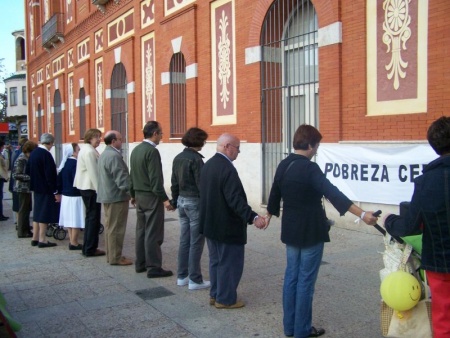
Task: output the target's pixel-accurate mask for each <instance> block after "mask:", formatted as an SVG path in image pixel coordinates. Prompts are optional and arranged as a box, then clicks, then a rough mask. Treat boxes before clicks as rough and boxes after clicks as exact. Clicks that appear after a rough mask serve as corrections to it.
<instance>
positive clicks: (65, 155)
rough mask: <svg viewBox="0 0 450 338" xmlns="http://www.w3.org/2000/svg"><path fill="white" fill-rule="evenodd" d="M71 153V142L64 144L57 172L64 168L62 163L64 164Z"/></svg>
mask: <svg viewBox="0 0 450 338" xmlns="http://www.w3.org/2000/svg"><path fill="white" fill-rule="evenodd" d="M72 154H73V147H72V143H69V144H65V145H64V147H63V158H62V160H61V164H60V165H59V168H58V173H59V172H61V170H62V169H63V168H64V165H65V164H66V161H67V159H68V158H69V157H70V156H72Z"/></svg>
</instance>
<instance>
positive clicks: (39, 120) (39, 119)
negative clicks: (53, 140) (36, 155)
mask: <svg viewBox="0 0 450 338" xmlns="http://www.w3.org/2000/svg"><path fill="white" fill-rule="evenodd" d="M41 135H42V106H41V104H40V103H39V104H38V107H37V137H38V138H39V137H41Z"/></svg>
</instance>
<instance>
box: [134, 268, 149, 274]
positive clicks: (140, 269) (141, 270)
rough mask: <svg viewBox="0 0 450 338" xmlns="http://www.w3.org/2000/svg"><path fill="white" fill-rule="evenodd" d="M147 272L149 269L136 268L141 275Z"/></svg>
mask: <svg viewBox="0 0 450 338" xmlns="http://www.w3.org/2000/svg"><path fill="white" fill-rule="evenodd" d="M145 271H147V268H136V273H141V272H145Z"/></svg>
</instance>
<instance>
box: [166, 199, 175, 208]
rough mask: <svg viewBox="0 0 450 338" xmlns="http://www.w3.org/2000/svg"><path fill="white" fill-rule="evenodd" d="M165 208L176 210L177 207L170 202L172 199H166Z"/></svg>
mask: <svg viewBox="0 0 450 338" xmlns="http://www.w3.org/2000/svg"><path fill="white" fill-rule="evenodd" d="M164 208H166V210H167V211H174V210H175V208H174V207H173V206H172V204H170V201H169V200H167V201H164Z"/></svg>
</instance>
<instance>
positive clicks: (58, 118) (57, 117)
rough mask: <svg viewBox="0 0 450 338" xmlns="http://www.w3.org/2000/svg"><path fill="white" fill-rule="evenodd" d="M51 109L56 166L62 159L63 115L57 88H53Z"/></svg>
mask: <svg viewBox="0 0 450 338" xmlns="http://www.w3.org/2000/svg"><path fill="white" fill-rule="evenodd" d="M53 102H54V106H53V110H54V122H55V135H53V136H54V137H55V161H56V165H57V166H58V165H59V163H60V162H61V159H62V141H63V140H62V139H63V126H62V122H63V117H62V111H61V93H60V91H59V89H57V90H55V95H54V97H53Z"/></svg>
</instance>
